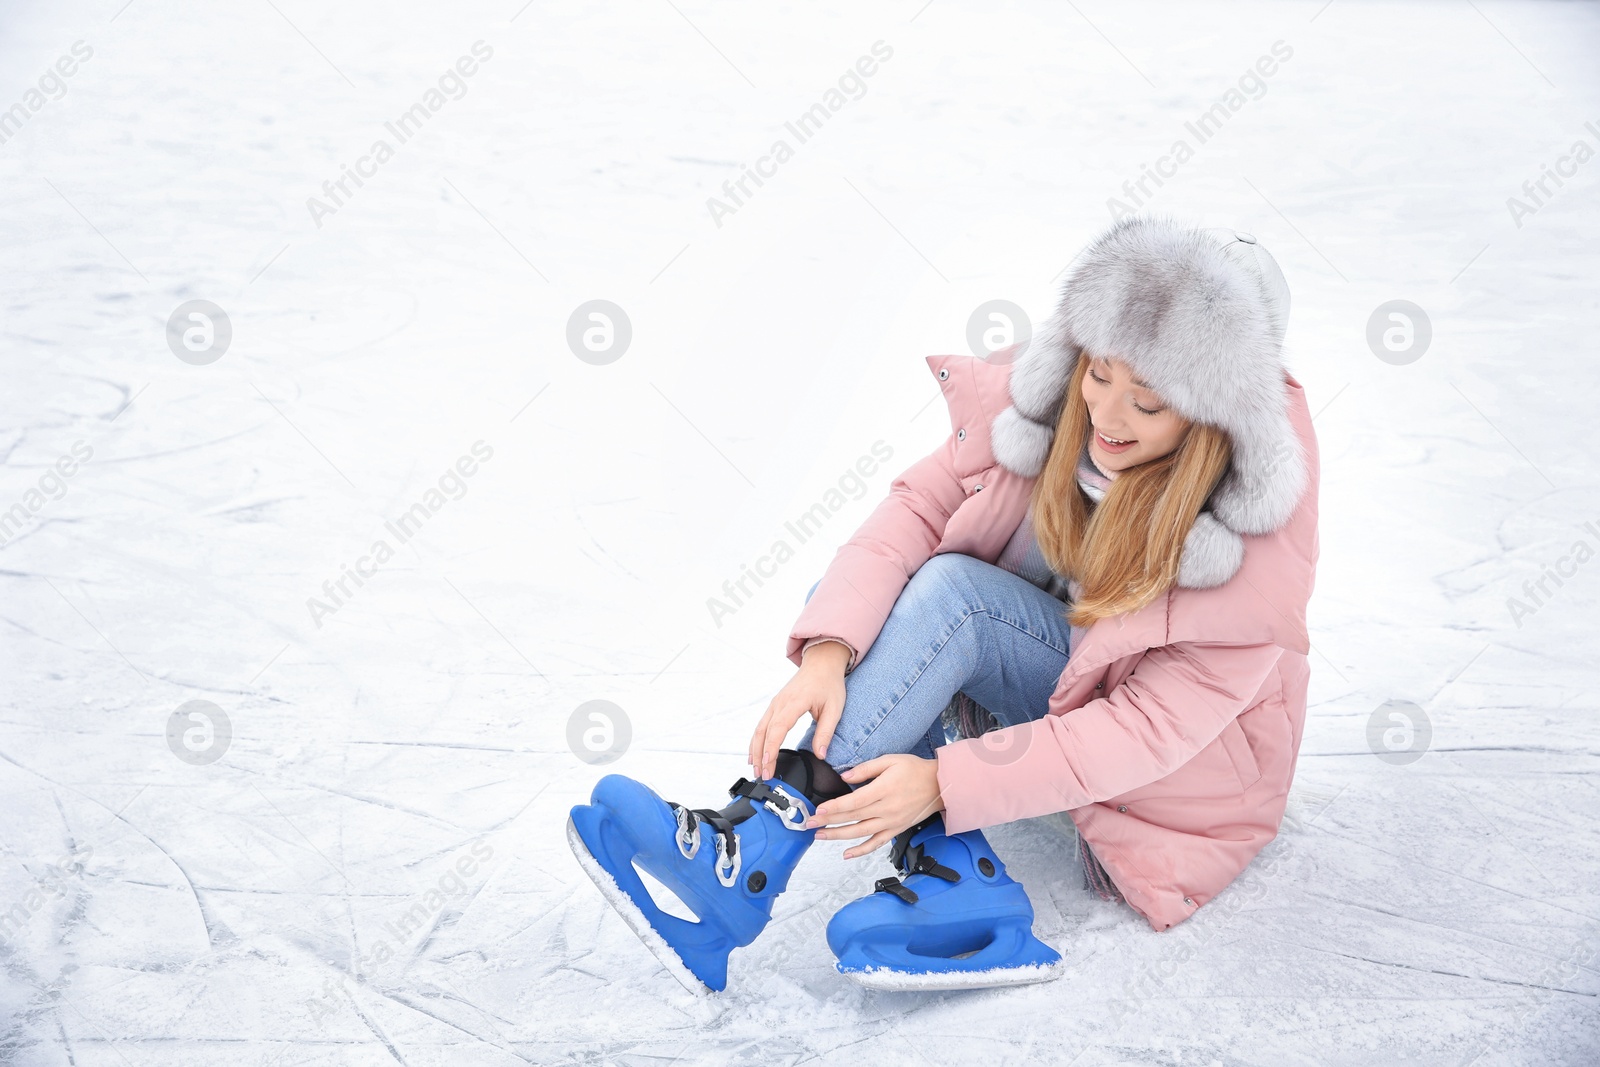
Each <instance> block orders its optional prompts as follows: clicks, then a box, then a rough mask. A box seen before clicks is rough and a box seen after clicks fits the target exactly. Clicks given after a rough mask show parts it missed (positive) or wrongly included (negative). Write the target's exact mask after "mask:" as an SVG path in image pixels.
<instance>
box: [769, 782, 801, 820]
mask: <svg viewBox="0 0 1600 1067" xmlns="http://www.w3.org/2000/svg"><path fill="white" fill-rule="evenodd" d="M768 788H770V789H771V790H772V791H773V792H774V793H777V794H778V795H779V796H781V797H783V798H784V799H785V800H787V801H788V802H789V807H788V808H787V809H784V808H780V807H778V805H777V803H776V802H775V801H773V800H772V799H771V798H770V797H769V798H768V799H767V801H766V803H765V804H764V805H763V806H764V807H765V808H766V809H767V810H768V811H770V812H772V814H774V815H776V816H777V817H778V821H779V822H781V823H783V826H784V829H786V830H804V829H805V828H806V809H805V808H804V807H802V806H801V804H800V801H799V800H798V799H797V798H796V797H795V795H794V794H793V793H791V792H789V791H788V790H787V789H785V788H783V787H782V786H781V785H774V786H769V787H768Z"/></svg>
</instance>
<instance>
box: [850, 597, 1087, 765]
mask: <svg viewBox="0 0 1600 1067" xmlns="http://www.w3.org/2000/svg"><path fill="white" fill-rule="evenodd" d="M979 612H982V613H983V614H985V615H987V616H989V618H991V619H993V620H994V621H995V622H998V623H1002V624H1004V625H1006V626H1009V627H1011V628H1012V629H1013V630H1016V631H1017V632H1018V633H1021V634H1026V635H1027V636H1029V637H1031V638H1033V639H1034V640H1035V641H1038V642H1039V643H1040V644H1042V645H1044V646H1045V647H1046V648H1048V649H1050V650H1051V651H1052V652H1058V653H1060V654H1061V655H1063V656H1065V655H1067V651H1066V650H1065V649H1061V648H1057V647H1056V646H1055V645H1054V644H1053V643H1051V642H1050V641H1049V640H1047V639H1045V638H1043V637H1041V636H1039V635H1038V634H1036V633H1034V632H1033V631H1032V630H1030V629H1028V628H1027V627H1026V626H1020V625H1018V624H1017V623H1015V622H1012V621H1011V620H1010V619H1004V618H1001V617H999V616H997V615H995V614H994V613H993V612H992V611H990V610H989V609H988V608H985V607H976V608H969V609H967V610H966V611H965V612H963V613H962V616H961V621H960V622H958V623H956V624H955V625H954V626H952V627H951V628H950V629H949V631H948V632H946V633H945V635H944V636H943V637H942V638H941V639H940V640H939V644H938V647H936V648H935V649H934V650H933V654H932V655H931V656H929V657H928V658H927V659H925V660H923V662H922V665H921V666H919V667H918V668H917V670H916V673H915V674H914V675H913V676H912V677H911V680H910V681H909V682H907V683H906V686H905V688H904V689H903V690H902V691H901V692H900V694H899V695H898V696H896V697H895V698H894V699H893V700H892V701H890V703H889V706H888V707H887V708H885V709H884V711H883V714H882V715H880V716H878V721H877V722H875V723H873V724H872V728H871V729H870V730H868V731H867V732H866V733H865V734H863V735H862V738H861V744H860V745H856V746H854V747H856V748H857V749H859V748H861V747H862V746H863V745H865V744H866V742H868V741H870V740H871V739H872V737H873V736H874V735H875V734H876V733H877V732H878V730H879V729H880V728H881V727H882V726H883V724H884V723H885V722H887V721H888V720H889V717H890V716H891V715H893V714H894V709H895V708H897V707H899V706H900V702H901V701H903V700H904V699H905V698H906V697H908V696H910V695H911V690H913V689H915V688H916V685H917V683H918V682H919V681H921V680H922V676H923V675H924V674H926V673H927V671H928V668H929V667H931V666H932V665H933V661H934V660H936V659H938V658H939V654H940V653H941V652H943V651H944V650H945V646H947V645H948V644H949V643H950V639H951V638H953V637H954V636H955V635H956V632H957V631H958V630H960V629H961V628H962V627H963V626H965V625H966V624H967V620H969V619H971V618H972V617H973V616H974V615H977V614H978V613H979ZM846 699H848V694H847V695H846ZM852 754H853V753H852Z"/></svg>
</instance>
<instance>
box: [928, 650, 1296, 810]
mask: <svg viewBox="0 0 1600 1067" xmlns="http://www.w3.org/2000/svg"><path fill="white" fill-rule="evenodd" d="M1282 653H1283V650H1282V649H1281V648H1279V647H1278V646H1277V645H1276V644H1272V643H1270V642H1268V643H1262V644H1249V645H1220V644H1204V643H1199V642H1187V641H1186V642H1177V643H1174V644H1170V645H1163V646H1161V647H1159V648H1152V649H1150V650H1149V651H1148V652H1146V653H1145V654H1144V656H1143V657H1141V658H1140V660H1139V663H1138V665H1137V666H1135V667H1134V669H1133V673H1132V674H1130V675H1129V676H1128V678H1127V680H1126V681H1125V682H1123V683H1122V684H1121V685H1119V686H1117V687H1116V688H1115V689H1113V690H1112V691H1111V692H1110V693H1109V694H1107V695H1106V696H1104V697H1099V698H1097V699H1095V700H1091V701H1089V702H1088V703H1086V704H1084V705H1083V706H1082V707H1080V708H1076V709H1074V710H1071V711H1067V712H1065V713H1057V712H1056V711H1055V709H1053V708H1052V709H1051V712H1050V713H1049V714H1046V715H1045V716H1044V717H1043V718H1040V719H1037V720H1035V721H1033V722H1026V723H1022V724H1020V725H1017V726H1008V727H1005V728H1004V729H1001V730H995V731H991V732H990V733H989V734H987V735H985V736H984V737H982V738H973V739H971V740H965V741H957V742H954V743H951V744H948V745H944V746H943V747H941V748H939V749H938V750H937V751H936V753H935V756H936V759H937V761H938V769H937V773H938V778H939V792H940V795H941V797H942V798H943V800H944V805H945V829H946V830H947V832H949V833H953V834H954V833H961V832H963V831H965V830H973V829H980V828H982V827H985V826H994V825H996V824H998V823H1003V822H1010V821H1012V820H1014V819H1027V818H1033V817H1035V816H1039V815H1047V814H1049V813H1050V812H1055V811H1067V810H1070V809H1072V808H1079V807H1083V806H1084V805H1086V804H1094V803H1098V802H1100V801H1104V800H1109V799H1110V798H1112V797H1116V796H1120V795H1122V794H1123V793H1127V792H1129V791H1131V790H1134V789H1138V788H1139V787H1141V786H1145V785H1149V784H1150V783H1151V782H1156V781H1159V780H1161V779H1162V778H1165V777H1166V776H1167V775H1169V774H1171V773H1172V772H1173V771H1175V770H1177V769H1178V768H1179V767H1181V766H1183V764H1185V763H1187V762H1188V761H1189V760H1191V759H1193V758H1194V757H1195V755H1197V754H1198V753H1199V752H1200V751H1201V750H1202V749H1204V748H1205V747H1206V746H1207V745H1209V744H1211V743H1212V742H1213V741H1215V740H1216V738H1217V736H1218V735H1219V734H1221V733H1222V730H1223V728H1224V727H1226V726H1227V725H1228V723H1229V722H1231V721H1232V720H1233V719H1234V718H1236V717H1237V716H1238V715H1239V713H1240V712H1242V711H1244V710H1245V708H1246V707H1248V706H1249V702H1250V700H1251V699H1252V698H1253V697H1254V696H1255V695H1256V693H1258V692H1259V691H1260V689H1261V686H1262V683H1263V682H1265V681H1266V679H1267V677H1268V675H1269V674H1270V673H1271V672H1272V671H1273V670H1274V669H1275V668H1276V665H1277V662H1278V658H1279V656H1281V655H1282Z"/></svg>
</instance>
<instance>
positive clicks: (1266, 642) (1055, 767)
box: [788, 356, 1319, 930]
mask: <svg viewBox="0 0 1600 1067" xmlns="http://www.w3.org/2000/svg"><path fill="white" fill-rule="evenodd" d="M928 365H929V368H930V369H931V370H932V371H933V372H934V375H935V377H936V378H937V379H938V380H939V381H940V388H942V389H943V390H944V394H945V400H946V402H947V403H948V405H949V408H950V418H951V428H952V433H951V435H950V437H949V439H947V440H946V441H945V444H944V446H943V447H942V448H940V449H939V450H938V451H937V452H935V453H934V454H933V455H931V456H928V457H927V458H926V459H923V460H921V461H920V462H918V463H916V464H915V465H913V466H912V467H911V468H910V469H909V470H907V471H905V472H904V473H903V474H901V475H900V476H899V477H898V478H897V479H896V480H895V482H894V484H893V486H892V487H891V489H890V492H889V497H888V499H887V500H885V501H884V502H883V503H882V504H880V505H879V506H878V508H877V509H876V510H875V511H873V513H872V515H871V516H870V517H869V518H868V519H867V521H866V522H865V523H863V524H862V526H861V528H860V529H859V530H858V531H856V533H855V535H854V536H853V537H851V538H850V540H849V541H848V542H847V543H846V544H845V545H843V546H842V547H841V548H840V549H839V551H838V554H837V555H836V556H835V557H834V560H833V562H832V563H831V564H830V565H829V567H828V569H827V571H826V573H825V574H824V575H823V577H822V581H821V583H820V584H819V585H818V586H817V588H816V591H815V592H814V593H813V594H812V596H811V599H810V601H809V602H808V603H807V604H806V607H805V610H804V611H803V612H802V613H801V615H800V618H799V620H798V621H797V622H796V623H795V627H794V630H793V632H792V633H791V634H790V636H789V642H788V655H789V658H790V659H791V660H793V661H794V662H795V663H796V664H798V663H799V662H800V650H801V647H802V646H803V645H804V644H805V642H806V640H808V639H809V638H811V637H817V636H834V637H840V638H843V639H844V640H846V641H848V642H849V643H850V645H851V646H852V647H854V648H855V649H856V650H857V651H858V653H859V654H860V655H862V656H864V655H866V653H867V650H868V649H869V648H870V647H871V645H872V642H873V641H874V639H876V637H877V636H878V631H879V629H880V628H881V627H882V625H883V622H884V620H885V619H886V618H887V617H888V614H889V610H890V609H891V608H892V607H893V606H894V603H895V600H896V599H897V598H898V597H899V595H900V591H901V590H902V589H904V588H905V586H906V583H907V582H908V581H909V580H910V578H911V576H912V575H913V574H915V573H916V571H917V569H918V568H919V567H921V566H922V564H923V563H925V562H926V561H927V560H928V559H929V558H930V557H931V556H933V555H935V554H937V553H940V552H960V553H963V554H966V555H969V556H975V557H977V558H979V559H982V560H984V561H986V562H989V563H993V562H994V561H995V560H996V559H997V558H998V557H999V555H1000V551H1001V549H1002V548H1004V546H1005V544H1006V542H1008V541H1009V540H1010V539H1011V536H1012V534H1014V533H1015V532H1016V530H1017V528H1018V526H1020V525H1021V523H1022V521H1023V518H1024V516H1025V515H1026V512H1027V507H1028V497H1029V494H1030V492H1031V490H1032V488H1033V481H1034V480H1033V479H1031V478H1024V477H1021V476H1019V475H1017V474H1015V473H1013V472H1011V471H1009V470H1007V469H1005V468H1004V467H1001V466H1000V465H999V464H998V463H997V462H996V460H995V458H994V454H993V452H992V451H991V449H990V443H989V429H990V426H991V424H992V423H993V421H994V418H995V417H996V416H997V415H998V414H999V413H1000V412H1001V411H1003V410H1004V409H1005V408H1006V406H1007V404H1008V403H1009V402H1010V399H1009V394H1008V380H1009V377H1010V372H1011V367H1010V365H1008V364H996V363H990V362H985V361H984V360H980V359H974V358H972V357H970V356H932V357H929V359H928ZM941 372H948V373H945V374H941ZM1284 389H1285V391H1286V393H1287V404H1288V410H1289V413H1290V419H1291V421H1292V423H1293V425H1294V427H1295V431H1296V433H1297V434H1298V435H1299V437H1300V441H1301V444H1302V446H1303V448H1304V452H1305V458H1306V466H1307V483H1306V488H1305V491H1304V493H1303V495H1302V496H1301V498H1300V501H1299V504H1298V505H1297V506H1296V508H1295V510H1294V513H1293V515H1292V516H1291V517H1290V519H1289V521H1288V522H1287V523H1286V524H1284V525H1283V526H1281V527H1280V528H1279V529H1277V530H1276V531H1274V532H1272V533H1269V534H1265V535H1261V536H1246V537H1245V538H1244V541H1245V555H1244V562H1243V564H1242V565H1241V566H1240V567H1239V570H1238V573H1236V574H1235V575H1234V576H1233V577H1232V578H1231V579H1229V580H1228V581H1226V582H1225V583H1224V584H1222V585H1219V586H1216V587H1214V588H1211V589H1189V588H1180V587H1176V586H1175V587H1173V588H1172V589H1170V590H1169V591H1168V592H1167V593H1166V594H1164V595H1163V596H1161V597H1159V598H1158V599H1156V600H1155V601H1154V602H1152V603H1150V604H1148V605H1146V606H1145V607H1144V608H1141V609H1140V610H1138V611H1135V612H1131V613H1128V614H1126V615H1121V616H1117V617H1114V618H1108V619H1101V620H1099V621H1098V622H1096V623H1094V624H1093V625H1092V626H1090V627H1089V629H1088V631H1087V633H1086V634H1085V636H1084V637H1083V639H1082V640H1081V641H1080V642H1079V644H1078V645H1077V647H1074V648H1073V649H1071V653H1070V656H1069V658H1068V662H1067V666H1066V669H1065V670H1064V671H1063V672H1062V674H1061V680H1060V682H1059V683H1057V685H1056V690H1055V693H1054V694H1053V695H1052V696H1051V698H1050V707H1049V714H1047V715H1045V716H1043V717H1042V718H1040V719H1038V720H1037V721H1035V722H1031V723H1026V724H1024V725H1021V726H1013V727H1007V728H1005V729H1001V730H996V731H991V732H990V733H989V734H987V735H985V736H984V737H982V738H973V739H970V740H963V741H957V742H955V743H952V744H948V745H945V746H944V747H942V748H940V749H939V750H938V753H937V759H938V776H939V788H940V791H941V793H942V794H943V798H944V804H945V815H944V820H945V826H946V828H947V829H948V830H949V832H951V833H959V832H961V831H963V830H971V829H975V828H982V827H985V826H993V825H995V824H997V823H1003V822H1009V821H1010V820H1013V819H1024V818H1030V817H1033V816H1039V815H1045V814H1048V813H1050V812H1056V811H1067V812H1069V813H1070V815H1071V817H1072V819H1073V821H1074V822H1075V823H1076V824H1077V827H1078V831H1079V833H1080V834H1081V835H1082V836H1083V839H1084V840H1085V841H1086V842H1087V843H1088V844H1089V846H1090V848H1092V849H1093V850H1094V854H1095V856H1096V857H1097V858H1098V859H1099V860H1100V862H1101V864H1102V865H1103V866H1104V867H1105V869H1106V872H1107V873H1108V874H1109V875H1110V876H1111V878H1112V880H1113V881H1114V882H1115V883H1116V885H1117V888H1118V889H1119V890H1121V892H1122V894H1123V897H1124V898H1125V899H1126V900H1127V902H1128V903H1129V904H1130V905H1131V906H1132V907H1133V908H1134V909H1135V910H1137V911H1138V912H1139V913H1140V914H1141V915H1143V916H1144V917H1145V919H1146V920H1148V921H1149V923H1150V925H1151V926H1152V927H1153V928H1154V929H1156V930H1166V929H1169V928H1170V927H1172V926H1173V925H1174V924H1176V923H1180V922H1182V921H1183V920H1184V919H1187V918H1188V917H1189V916H1190V915H1192V914H1194V912H1195V909H1197V908H1199V907H1200V906H1201V905H1203V904H1205V903H1206V902H1207V901H1209V900H1210V899H1211V898H1212V897H1214V896H1216V895H1217V894H1218V893H1219V892H1221V891H1222V890H1223V889H1224V888H1226V887H1227V885H1228V884H1229V883H1230V882H1232V881H1233V879H1234V878H1236V877H1237V876H1238V875H1239V872H1240V871H1242V870H1244V868H1245V866H1246V865H1247V864H1248V863H1249V862H1250V860H1251V859H1252V858H1253V857H1254V856H1255V854H1256V853H1257V852H1259V851H1260V850H1261V848H1262V847H1263V846H1264V845H1266V844H1267V842H1269V841H1271V840H1272V839H1273V838H1274V837H1275V836H1276V835H1277V832H1278V827H1279V825H1280V823H1281V822H1282V819H1283V811H1284V806H1285V804H1286V802H1287V800H1288V795H1289V786H1290V783H1291V782H1292V781H1293V779H1294V768H1295V757H1296V754H1297V753H1298V751H1299V748H1300V737H1301V732H1302V729H1303V727H1304V723H1305V713H1306V685H1307V681H1308V678H1309V673H1310V672H1309V669H1308V665H1307V662H1306V654H1307V652H1308V651H1309V647H1310V646H1309V643H1308V641H1307V638H1306V603H1307V601H1308V600H1309V599H1310V597H1311V589H1312V582H1313V579H1314V575H1315V570H1316V562H1317V482H1318V473H1319V465H1318V456H1317V446H1316V438H1315V436H1314V435H1313V434H1312V429H1311V416H1310V412H1309V410H1308V409H1307V406H1306V400H1305V391H1304V390H1303V389H1302V388H1301V386H1300V383H1299V382H1297V381H1295V380H1294V379H1293V378H1292V377H1289V376H1287V375H1285V378H1284Z"/></svg>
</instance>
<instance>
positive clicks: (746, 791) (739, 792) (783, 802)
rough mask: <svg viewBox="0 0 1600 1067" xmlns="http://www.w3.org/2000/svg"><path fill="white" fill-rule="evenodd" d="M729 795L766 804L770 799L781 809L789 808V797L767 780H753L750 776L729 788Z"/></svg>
mask: <svg viewBox="0 0 1600 1067" xmlns="http://www.w3.org/2000/svg"><path fill="white" fill-rule="evenodd" d="M728 795H729V796H731V797H748V798H750V799H751V800H753V801H755V802H756V803H757V804H765V803H767V802H768V801H769V800H770V801H771V802H772V803H773V805H774V806H776V807H777V808H778V809H779V810H781V811H788V810H789V798H788V797H786V796H784V795H783V794H782V793H780V792H778V791H777V790H775V789H773V788H772V787H771V786H769V785H767V784H766V783H765V782H752V781H751V780H750V779H748V778H741V779H739V780H738V781H737V782H735V783H733V785H732V786H731V787H730V788H729V789H728Z"/></svg>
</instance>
